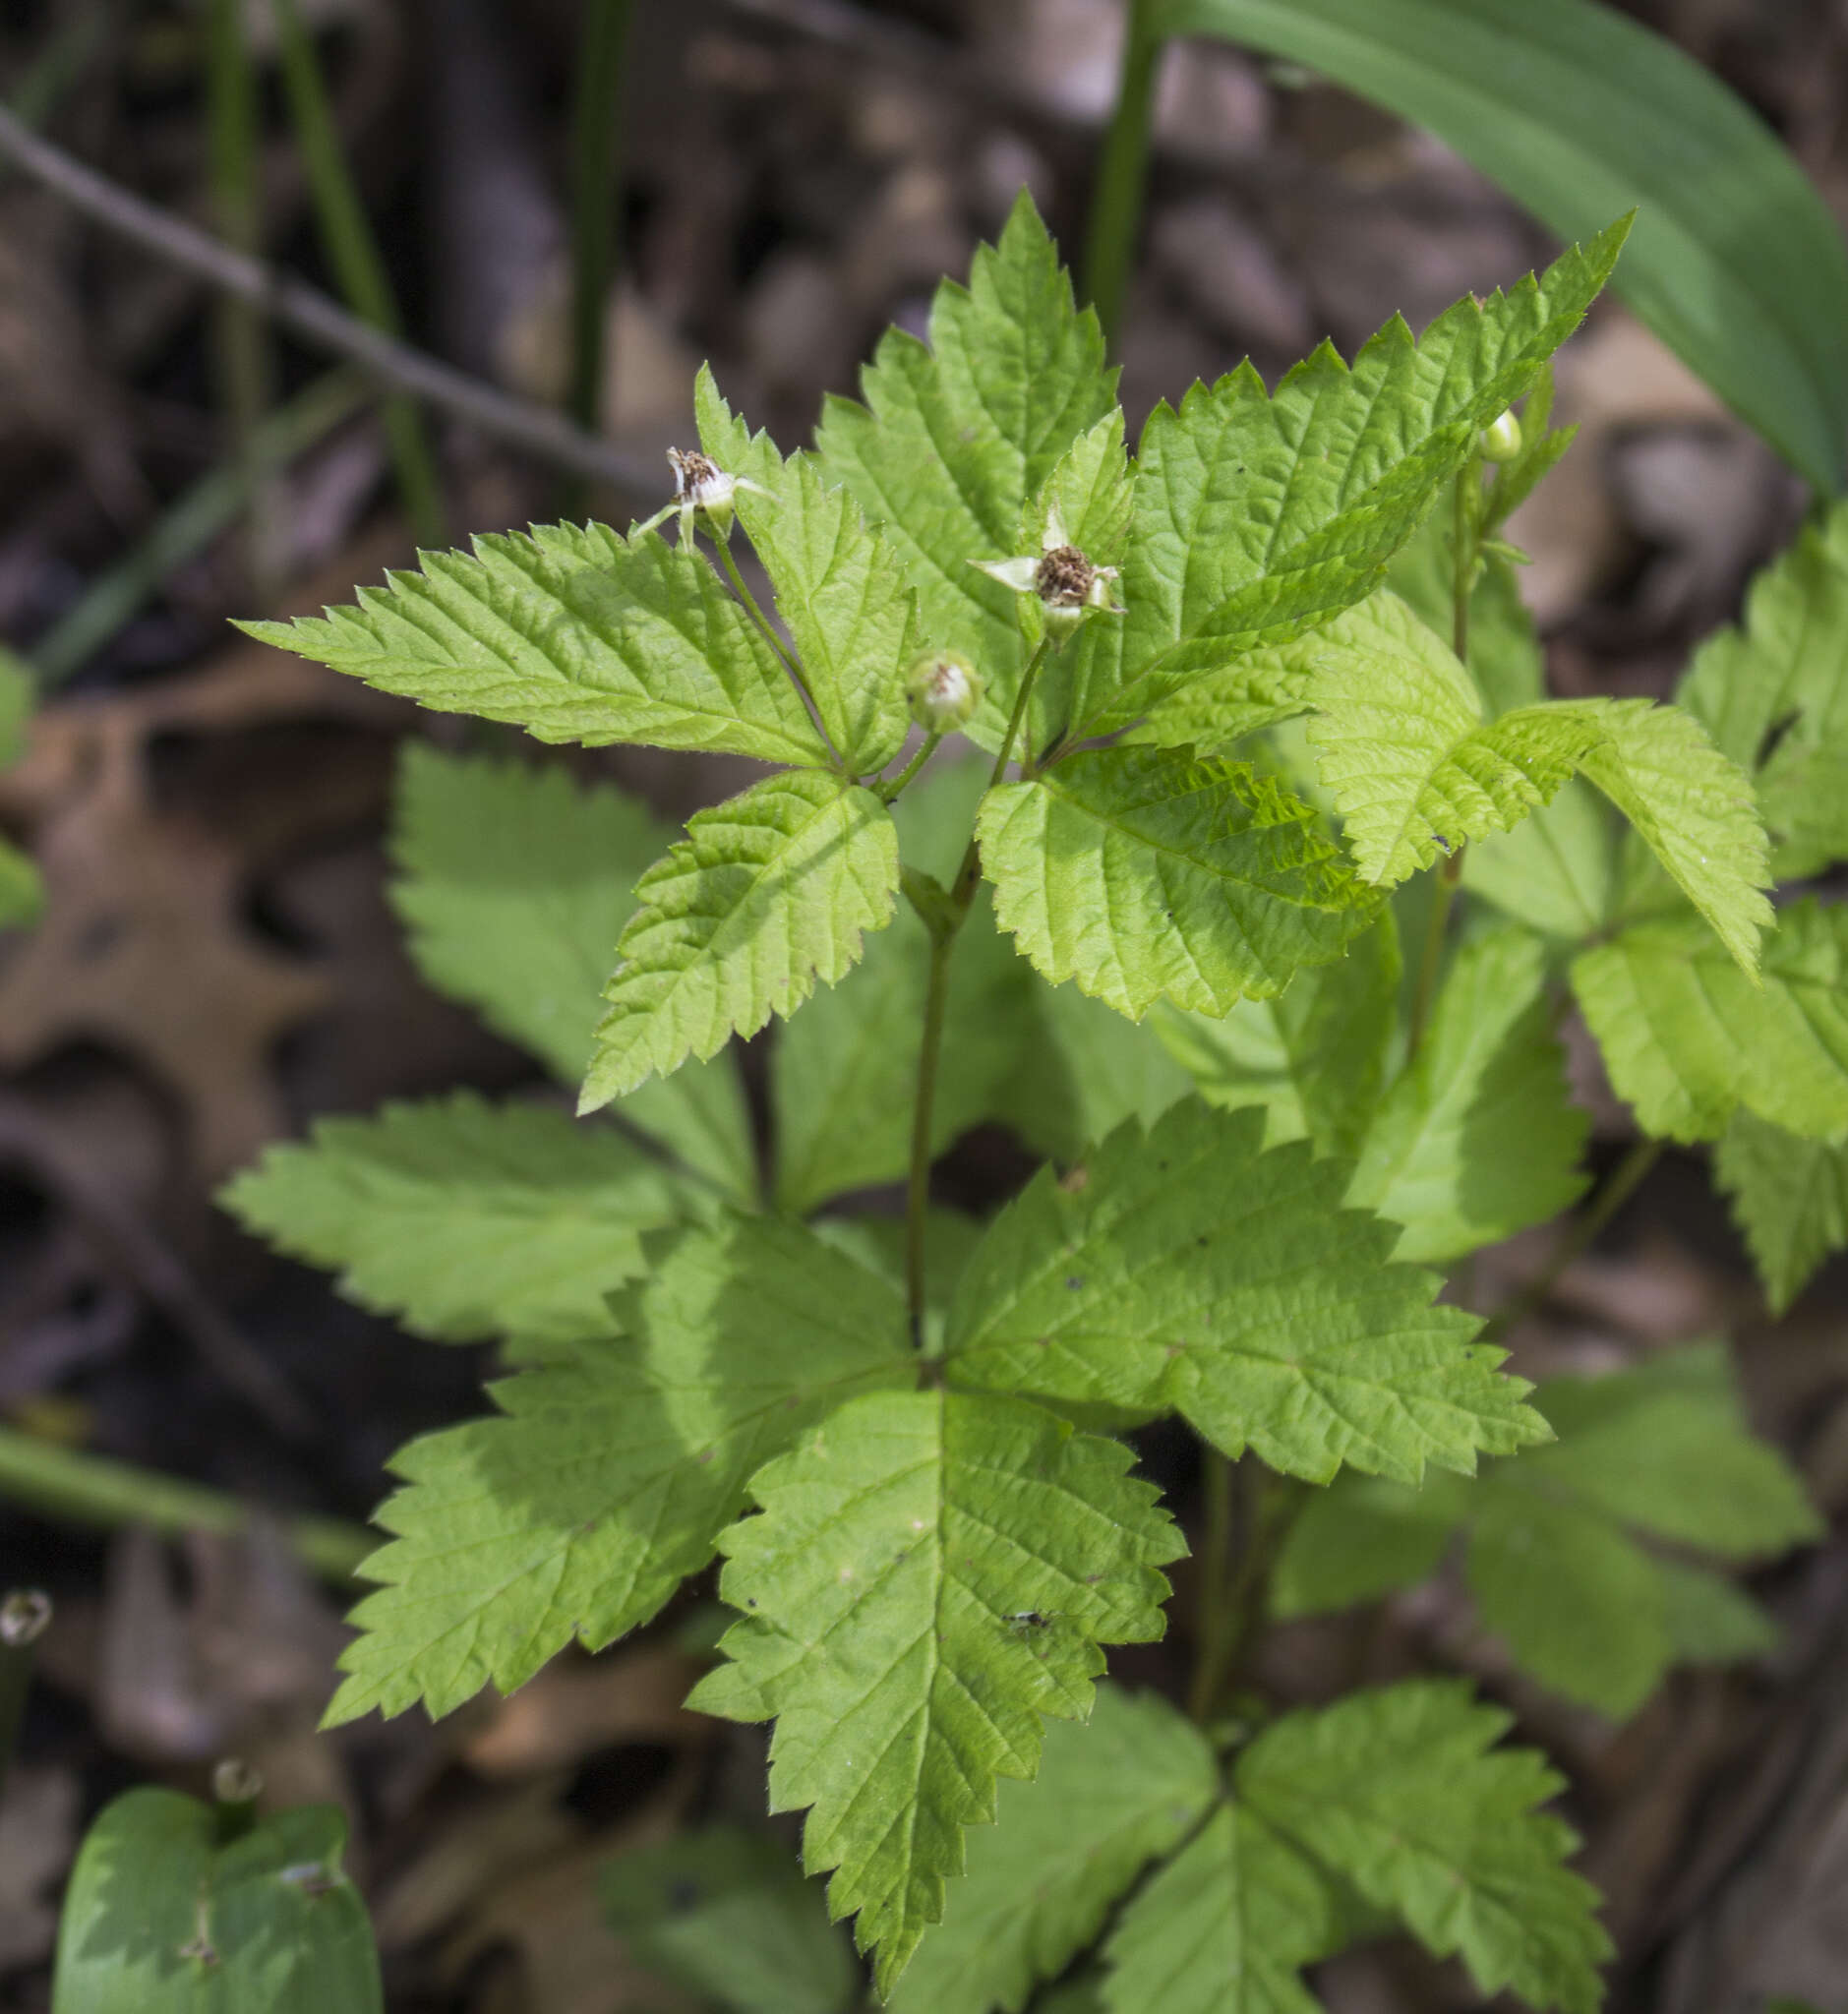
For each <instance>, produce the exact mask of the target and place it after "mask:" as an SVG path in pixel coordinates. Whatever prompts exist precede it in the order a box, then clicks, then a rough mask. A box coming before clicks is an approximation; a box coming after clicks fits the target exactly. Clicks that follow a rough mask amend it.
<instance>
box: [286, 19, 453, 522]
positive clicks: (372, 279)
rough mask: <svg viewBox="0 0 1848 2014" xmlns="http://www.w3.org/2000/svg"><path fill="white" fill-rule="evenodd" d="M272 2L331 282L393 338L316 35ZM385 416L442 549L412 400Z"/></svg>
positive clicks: (392, 401)
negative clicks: (343, 150)
mask: <svg viewBox="0 0 1848 2014" xmlns="http://www.w3.org/2000/svg"><path fill="white" fill-rule="evenodd" d="M270 5H271V7H272V8H273V9H274V10H275V23H276V35H277V43H278V48H279V50H280V53H281V58H282V83H283V89H285V90H286V91H287V93H288V100H289V114H290V117H291V118H292V119H293V121H294V124H295V137H296V139H297V141H298V142H299V143H300V145H301V149H302V161H303V165H304V166H305V167H306V168H307V170H308V187H309V192H310V194H311V195H312V196H313V198H314V205H315V216H316V220H317V222H318V223H319V225H320V228H321V240H322V243H323V245H324V246H325V247H326V249H327V254H328V261H329V263H330V264H331V266H332V267H333V271H334V277H335V278H336V280H337V281H338V282H339V287H340V291H341V293H342V294H343V295H344V296H345V297H346V304H347V306H348V307H349V308H351V309H352V311H353V313H354V314H355V315H357V316H358V317H359V319H360V320H361V321H362V322H367V323H370V324H371V325H372V326H373V327H375V328H377V329H380V330H381V331H382V332H383V333H385V334H386V335H388V336H391V337H393V338H394V339H395V338H396V337H398V336H400V335H402V334H403V326H402V324H401V322H400V320H399V317H398V311H397V302H396V301H395V300H394V299H393V297H392V293H391V282H390V279H389V277H388V276H387V272H386V267H385V261H384V260H383V259H382V258H381V257H380V255H379V246H378V242H377V240H376V239H375V238H374V236H373V233H372V226H371V225H370V224H369V223H368V222H367V220H366V211H365V208H364V207H363V206H362V204H361V203H360V200H359V191H358V190H357V189H356V188H355V187H354V185H353V178H352V176H351V175H350V174H349V173H348V172H347V166H346V157H345V155H344V153H343V152H342V151H341V148H340V135H339V130H338V128H337V127H336V125H335V124H334V118H333V109H332V107H331V105H330V104H329V103H328V88H327V84H326V81H325V80H324V79H323V77H322V74H321V59H320V58H319V56H317V55H316V53H315V44H314V38H313V37H312V36H311V35H310V34H309V32H308V30H307V28H306V27H305V26H304V24H303V21H302V17H301V14H300V12H299V10H298V8H297V6H296V0H270ZM384 412H385V430H386V440H387V444H388V445H389V447H390V450H391V462H392V466H393V468H394V469H395V471H396V474H397V484H398V492H399V494H400V496H401V497H402V498H403V502H404V509H405V514H406V515H407V516H408V517H409V518H410V521H411V529H412V531H413V532H414V533H415V535H416V538H417V542H418V544H419V545H420V546H425V547H432V546H443V545H446V544H447V542H448V537H447V528H446V523H445V513H444V508H443V488H442V484H441V483H440V482H439V480H438V477H437V465H436V461H435V458H434V457H433V456H432V454H431V451H430V443H429V440H428V438H427V436H426V435H425V432H424V423H423V416H422V415H421V414H420V413H419V412H418V410H417V407H416V404H415V402H414V401H413V400H411V399H408V398H404V397H392V398H388V399H387V400H386V402H385V408H384Z"/></svg>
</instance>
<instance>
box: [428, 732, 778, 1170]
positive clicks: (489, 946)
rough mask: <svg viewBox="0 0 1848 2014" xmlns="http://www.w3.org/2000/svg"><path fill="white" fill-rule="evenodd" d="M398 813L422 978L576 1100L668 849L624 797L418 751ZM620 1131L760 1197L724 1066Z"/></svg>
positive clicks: (654, 1104)
mask: <svg viewBox="0 0 1848 2014" xmlns="http://www.w3.org/2000/svg"><path fill="white" fill-rule="evenodd" d="M394 813H395V822H394V826H393V831H392V854H393V857H394V858H395V859H396V861H397V865H398V868H399V870H400V871H399V878H398V879H397V880H395V881H394V882H393V883H392V884H391V905H392V907H393V908H394V909H395V910H396V911H397V914H398V916H399V917H400V918H402V920H403V922H404V924H405V927H406V929H407V931H408V932H409V940H408V941H409V949H410V954H411V959H412V962H413V963H414V964H415V965H416V967H417V970H418V971H419V972H420V973H421V974H422V975H423V977H424V978H425V979H426V980H428V981H429V983H430V984H431V985H433V986H434V987H435V988H436V989H437V990H438V991H439V992H440V993H446V994H447V995H448V997H449V998H450V999H452V1000H460V1001H462V1002H463V1003H465V1004H466V1005H468V1006H470V1007H473V1008H475V1009H477V1010H478V1011H479V1013H480V1014H481V1016H482V1018H483V1019H484V1020H485V1021H486V1022H487V1024H488V1025H489V1027H490V1028H492V1029H493V1030H494V1031H495V1033H496V1034H497V1035H502V1036H505V1037H507V1039H508V1040H509V1041H514V1042H518V1043H519V1044H520V1046H521V1047H522V1048H525V1049H527V1050H529V1051H530V1052H531V1053H532V1054H533V1055H535V1056H537V1057H538V1058H539V1060H540V1061H541V1062H543V1063H544V1064H545V1065H546V1067H547V1068H548V1069H549V1070H550V1071H551V1072H552V1074H553V1075H554V1076H555V1077H556V1078H557V1079H558V1080H559V1081H560V1083H562V1084H566V1085H569V1086H570V1087H571V1088H572V1089H573V1090H575V1089H576V1087H577V1086H578V1084H579V1083H581V1082H582V1080H583V1075H584V1065H585V1063H586V1061H587V1060H588V1059H589V1055H590V1044H591V1034H592V1031H593V1029H594V1028H595V1027H596V1023H597V1018H598V1014H599V1011H600V1008H599V996H600V995H601V993H602V991H603V983H604V980H605V979H606V978H607V977H609V973H610V967H611V966H612V965H613V964H614V963H615V962H616V943H617V939H618V938H619V937H620V936H621V935H622V933H623V926H624V924H625V923H626V922H627V921H628V919H629V918H630V917H631V916H632V915H633V914H634V912H635V883H636V881H637V880H638V879H639V878H640V876H641V874H642V872H643V870H644V869H645V868H646V867H647V866H648V865H649V864H650V863H651V862H652V861H653V860H655V859H658V858H659V856H660V854H661V852H662V850H663V848H664V847H665V846H666V845H667V843H668V834H667V833H666V832H665V831H664V830H663V828H662V827H661V826H660V825H659V824H658V823H657V822H656V821H655V819H654V818H653V817H651V816H650V815H649V813H648V811H647V809H646V807H645V806H643V805H642V804H640V803H639V802H638V801H637V800H635V799H633V798H628V797H626V796H624V795H623V793H622V792H620V791H616V790H611V789H607V788H606V789H596V790H580V789H579V788H578V787H577V786H576V785H575V784H574V783H572V781H571V780H570V778H569V777H567V776H566V775H565V774H564V773H563V772H561V771H559V770H556V769H529V768H527V767H526V766H525V765H524V764H522V763H517V762H504V761H497V760H495V759H494V758H492V757H488V756H479V757H472V758H471V757H468V756H456V755H445V754H443V753H441V752H439V751H438V750H437V749H435V748H432V747H430V746H428V745H427V744H426V743H424V742H422V741H406V742H405V743H404V747H403V752H402V754H401V756H400V757H399V767H398V782H397V792H396V797H395V800H394ZM622 1116H623V1117H624V1118H625V1119H626V1120H627V1121H628V1123H629V1124H631V1125H634V1126H639V1127H640V1128H641V1129H642V1130H643V1131H644V1132H646V1133H650V1134H652V1135H653V1136H654V1137H655V1138H656V1139H657V1140H659V1141H660V1142H661V1143H662V1145H663V1146H665V1147H666V1148H668V1149H669V1150H670V1151H671V1152H672V1153H674V1154H675V1155H678V1156H679V1157H680V1158H681V1159H682V1160H683V1161H685V1162H686V1165H687V1166H688V1167H691V1168H696V1169H697V1170H698V1171H699V1172H700V1173H701V1174H703V1175H706V1176H708V1177H709V1178H710V1179H711V1180H712V1181H714V1182H716V1183H717V1184H718V1185H719V1186H720V1188H721V1189H723V1190H724V1191H725V1192H726V1193H727V1194H728V1195H730V1196H732V1197H734V1198H736V1199H737V1200H738V1201H740V1202H748V1201H750V1200H751V1198H752V1197H753V1195H754V1193H755V1189H756V1168H755V1165H754V1151H753V1149H752V1146H751V1139H750V1120H749V1114H748V1113H747V1111H746V1110H745V1096H744V1088H743V1086H742V1085H741V1084H740V1082H739V1077H738V1071H737V1067H736V1065H735V1063H734V1062H733V1061H732V1060H731V1059H730V1058H721V1059H718V1060H716V1061H715V1062H714V1063H713V1064H712V1065H711V1066H710V1067H709V1068H707V1067H701V1066H699V1065H697V1064H695V1065H690V1066H688V1067H686V1068H684V1069H681V1070H678V1071H676V1072H675V1074H674V1075H673V1076H672V1077H670V1078H666V1079H663V1080H661V1081H660V1082H658V1083H649V1084H644V1085H643V1086H641V1087H640V1088H639V1089H638V1090H637V1091H635V1092H634V1093H632V1094H631V1095H630V1096H628V1097H627V1098H626V1099H625V1100H624V1103H623V1107H622Z"/></svg>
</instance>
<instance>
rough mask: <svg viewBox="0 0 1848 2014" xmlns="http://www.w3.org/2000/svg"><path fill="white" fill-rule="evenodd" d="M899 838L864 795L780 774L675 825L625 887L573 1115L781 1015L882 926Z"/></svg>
mask: <svg viewBox="0 0 1848 2014" xmlns="http://www.w3.org/2000/svg"><path fill="white" fill-rule="evenodd" d="M897 889H898V835H897V833H896V831H895V830H894V828H893V825H892V820H891V817H890V816H889V814H888V813H887V811H886V808H885V806H884V805H883V804H882V803H880V801H879V800H878V799H877V798H876V797H874V796H873V795H872V793H871V792H870V791H866V790H862V789H860V788H859V786H857V785H853V784H843V783H842V782H841V781H840V780H839V779H838V778H837V777H830V776H820V775H816V774H814V773H812V772H809V771H803V770H791V771H786V772H785V773H784V774H782V775H780V776H771V777H766V778H765V779H764V781H763V782H762V783H760V784H755V785H753V786H752V787H751V788H750V789H749V790H747V791H745V793H744V795H743V796H742V797H737V798H733V799H731V800H729V801H728V802H726V803H723V804H715V805H714V806H712V808H711V809H709V810H705V811H697V812H695V813H694V814H693V816H692V817H691V818H690V819H688V820H687V823H686V838H685V839H684V840H682V841H681V842H680V844H679V845H677V846H675V847H674V848H672V849H671V850H670V852H669V854H668V856H667V858H666V859H664V860H662V861H660V862H659V863H658V864H656V865H655V866H653V867H651V868H650V869H649V870H648V872H647V873H646V874H644V875H643V876H642V879H641V881H640V883H639V885H638V886H637V889H636V893H637V895H638V896H639V897H640V898H641V904H642V906H641V908H640V909H639V910H638V911H637V912H636V914H635V916H634V918H633V919H632V920H631V921H630V922H629V924H628V927H627V928H626V930H625V931H624V932H623V938H622V942H621V944H620V945H619V946H618V950H619V952H620V953H621V957H622V963H621V964H620V965H619V966H618V967H617V969H616V971H615V973H614V974H612V976H611V977H610V981H609V984H608V985H607V986H606V987H605V988H604V995H603V997H604V1000H605V1002H606V1003H607V1006H608V1012H607V1013H606V1014H605V1016H604V1018H603V1020H602V1022H601V1023H600V1024H599V1026H598V1028H597V1045H596V1049H595V1052H594V1054H593V1056H592V1058H591V1064H590V1073H589V1075H588V1076H587V1077H586V1078H585V1080H584V1090H583V1096H582V1097H581V1099H580V1100H579V1104H578V1109H579V1110H580V1111H594V1110H595V1109H596V1108H597V1107H598V1106H599V1105H602V1104H607V1103H608V1102H609V1100H610V1099H611V1098H613V1097H617V1096H621V1095H622V1094H623V1093H625V1092H629V1091H633V1090H634V1089H635V1087H636V1086H637V1085H638V1084H640V1083H641V1082H642V1081H643V1079H644V1078H646V1077H647V1076H648V1075H649V1074H650V1073H651V1072H654V1071H659V1072H660V1073H661V1074H662V1075H663V1076H666V1075H667V1074H668V1073H669V1072H671V1071H673V1070H676V1069H678V1068H679V1067H680V1065H681V1064H682V1063H684V1062H685V1061H686V1058H687V1057H688V1056H689V1055H690V1056H696V1057H698V1058H699V1059H700V1060H702V1061H703V1060H705V1059H706V1058H707V1057H710V1056H713V1055H715V1054H717V1052H718V1051H719V1050H720V1049H721V1048H722V1047H723V1046H724V1045H725V1043H726V1042H727V1041H728V1040H730V1038H731V1037H732V1036H734V1035H745V1036H750V1035H755V1034H756V1032H757V1031H758V1029H760V1028H761V1027H762V1026H763V1025H764V1023H765V1022H766V1021H768V1020H769V1018H770V1016H771V1015H772V1014H773V1013H775V1014H781V1015H790V1014H794V1013H795V1011H796V1010H797V1008H798V1007H800V1006H801V1005H802V1004H803V1002H804V1001H805V1000H806V999H807V998H808V996H809V994H810V993H812V992H813V990H814V987H815V982H816V981H817V980H820V981H821V982H822V983H823V984H826V985H832V984H833V983H834V982H835V981H836V980H837V979H839V978H840V977H842V976H843V975H844V974H845V973H846V972H847V971H848V970H849V968H850V967H851V966H852V965H853V964H854V962H855V961H856V960H857V959H858V958H859V957H860V955H861V949H862V933H863V932H864V931H867V930H881V929H883V928H884V927H885V925H886V924H887V923H889V922H890V921H891V920H892V902H893V897H894V895H895V894H896V892H897Z"/></svg>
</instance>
